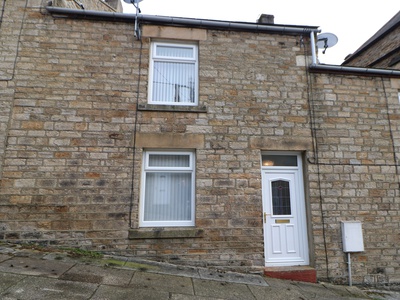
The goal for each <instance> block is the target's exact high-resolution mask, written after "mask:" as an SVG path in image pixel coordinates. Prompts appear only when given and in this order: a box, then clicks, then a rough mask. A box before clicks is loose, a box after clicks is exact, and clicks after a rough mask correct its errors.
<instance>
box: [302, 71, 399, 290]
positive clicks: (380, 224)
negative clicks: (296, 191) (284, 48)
mask: <svg viewBox="0 0 400 300" xmlns="http://www.w3.org/2000/svg"><path fill="white" fill-rule="evenodd" d="M313 77H314V78H313V82H314V83H313V87H314V89H313V94H312V98H313V101H312V102H313V104H314V105H313V106H312V107H313V111H312V114H313V119H314V122H315V124H314V125H313V127H314V128H315V130H314V135H315V136H316V140H315V151H314V153H315V154H314V156H312V159H311V160H310V165H309V169H308V173H309V174H310V175H309V180H310V196H311V198H310V201H311V203H312V204H311V207H312V209H311V210H312V215H313V222H312V223H313V228H314V231H313V233H314V243H315V253H316V258H317V265H318V266H319V267H320V269H319V271H320V274H323V269H324V268H326V263H325V261H324V260H325V259H327V261H328V269H329V272H328V274H329V277H330V278H331V279H334V280H335V281H338V282H343V283H345V282H346V280H347V279H346V276H347V265H346V261H347V258H346V257H345V255H344V253H343V252H342V244H341V239H342V236H341V230H340V222H341V221H354V220H358V221H361V222H362V226H363V233H364V245H365V252H363V253H356V254H353V255H352V263H353V280H354V282H358V283H368V284H371V283H372V284H374V283H388V282H399V280H400V278H399V276H398V274H399V272H400V269H399V264H398V255H399V246H398V245H399V242H400V236H399V234H398V231H397V230H396V228H398V226H399V220H400V213H399V208H400V199H399V173H398V172H399V169H398V168H399V167H396V164H397V163H398V160H399V150H400V149H399V146H400V143H399V129H400V127H399V126H400V123H399V112H400V111H399V106H398V99H397V97H396V96H397V91H398V88H399V84H400V81H399V79H392V80H390V79H382V78H379V77H371V78H369V77H355V76H342V75H324V74H316V75H314V76H313ZM316 158H318V163H319V164H314V162H316ZM321 206H322V207H321ZM321 208H322V211H323V218H322V217H321V213H320V212H319V211H318V210H319V209H321ZM323 227H324V229H325V232H323V231H322V230H323ZM324 243H326V248H327V250H328V251H327V253H328V254H327V257H324V254H323V253H325V249H324V248H325V245H324Z"/></svg>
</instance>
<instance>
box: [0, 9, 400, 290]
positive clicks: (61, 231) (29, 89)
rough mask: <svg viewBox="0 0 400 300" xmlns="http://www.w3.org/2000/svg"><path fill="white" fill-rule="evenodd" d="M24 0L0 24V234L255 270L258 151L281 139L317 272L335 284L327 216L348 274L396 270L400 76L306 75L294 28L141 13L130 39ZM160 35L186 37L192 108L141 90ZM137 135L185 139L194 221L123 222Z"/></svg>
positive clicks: (368, 278)
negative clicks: (352, 234)
mask: <svg viewBox="0 0 400 300" xmlns="http://www.w3.org/2000/svg"><path fill="white" fill-rule="evenodd" d="M33 2H35V1H27V2H26V3H27V4H24V3H23V1H11V2H10V1H7V2H5V3H6V7H5V15H4V19H3V20H2V24H1V30H2V33H1V36H0V42H1V48H0V52H1V55H0V57H2V58H3V60H1V61H0V76H1V78H0V80H1V81H0V87H1V90H0V95H1V107H2V109H1V115H0V118H1V119H0V126H1V127H0V128H1V129H2V130H1V133H0V143H1V144H0V159H1V164H0V171H1V173H0V180H1V189H0V199H1V201H0V238H1V240H3V241H15V242H37V243H42V244H46V245H47V244H51V245H68V246H79V247H86V248H88V249H95V250H100V251H103V250H104V251H119V252H121V253H124V254H129V255H135V256H138V257H146V258H151V259H156V260H165V261H174V262H175V263H182V264H193V265H207V266H215V267H220V268H225V269H234V270H242V271H250V270H254V269H256V270H259V269H261V268H263V267H264V265H265V259H264V230H263V208H262V197H263V191H262V182H261V179H262V178H261V154H262V153H264V152H265V151H280V152H285V153H286V152H287V151H292V152H300V153H301V154H302V157H303V162H304V166H303V169H304V175H303V177H304V182H305V183H304V191H305V202H306V211H307V212H306V213H307V232H308V238H309V249H310V253H309V256H310V266H312V267H314V268H315V269H316V270H317V275H318V277H319V278H320V279H329V280H331V281H335V282H346V280H347V264H346V256H345V254H344V253H343V251H342V244H341V243H342V242H341V232H340V222H341V221H346V220H347V221H351V220H359V221H361V222H362V224H363V230H364V231H363V233H364V243H365V252H363V253H356V254H354V255H353V268H354V269H353V282H355V283H378V282H384V283H398V282H400V277H399V276H398V274H399V272H400V265H399V254H400V253H399V252H400V249H399V247H398V245H399V244H400V236H399V233H398V230H397V229H398V227H399V224H400V213H399V212H400V207H399V206H400V198H399V167H398V160H399V157H398V153H399V146H400V144H399V132H400V117H399V102H398V92H399V90H400V79H398V78H394V77H393V78H381V77H376V76H356V75H348V74H320V73H309V71H308V68H307V65H308V64H309V62H310V58H309V54H310V45H309V34H304V35H302V34H298V35H296V34H284V33H279V34H277V33H270V32H254V31H245V30H227V29H224V30H222V29H217V28H206V27H202V28H190V27H182V26H180V27H177V26H173V25H172V24H170V25H166V24H151V23H150V22H149V23H146V24H142V29H143V36H142V39H141V40H140V41H139V40H137V39H136V38H135V37H134V36H133V24H132V23H129V22H111V21H107V20H101V19H96V20H91V19H74V18H57V16H53V15H51V14H49V13H48V12H47V11H46V10H45V8H43V7H42V8H38V7H40V3H33ZM35 4H39V5H35ZM13 20H20V21H15V22H14V21H13ZM3 30H4V34H3ZM171 38H172V39H174V40H175V41H183V40H191V41H195V42H196V43H197V44H198V46H199V106H198V107H196V108H194V109H183V108H182V109H180V110H179V109H176V108H171V107H168V106H165V107H163V108H160V107H154V106H152V105H149V104H148V102H147V94H148V80H149V64H150V43H151V41H153V40H154V39H171ZM148 149H191V150H193V151H195V156H196V174H195V175H196V191H195V201H196V213H195V214H196V221H195V224H196V226H195V227H193V228H192V227H190V228H141V227H140V226H139V203H140V193H141V190H140V189H141V175H142V168H143V166H142V161H143V157H142V156H143V153H144V151H146V150H148Z"/></svg>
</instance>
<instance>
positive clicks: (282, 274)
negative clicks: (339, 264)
mask: <svg viewBox="0 0 400 300" xmlns="http://www.w3.org/2000/svg"><path fill="white" fill-rule="evenodd" d="M264 275H265V276H267V277H272V278H277V279H287V280H295V281H303V282H312V283H316V282H317V271H316V270H315V269H314V268H312V267H309V266H293V267H265V268H264Z"/></svg>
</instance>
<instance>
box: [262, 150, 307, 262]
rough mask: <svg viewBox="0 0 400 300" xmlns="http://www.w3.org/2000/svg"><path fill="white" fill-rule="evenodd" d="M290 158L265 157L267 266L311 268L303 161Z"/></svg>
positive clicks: (265, 242) (264, 188) (264, 201)
mask: <svg viewBox="0 0 400 300" xmlns="http://www.w3.org/2000/svg"><path fill="white" fill-rule="evenodd" d="M291 156H292V157H291V158H289V159H288V160H285V157H288V155H263V167H262V188H263V210H264V211H263V218H264V248H265V249H264V250H265V265H266V266H296V265H308V264H309V257H308V240H307V226H306V213H305V202H304V189H303V178H302V171H301V157H300V155H291ZM293 156H294V157H293Z"/></svg>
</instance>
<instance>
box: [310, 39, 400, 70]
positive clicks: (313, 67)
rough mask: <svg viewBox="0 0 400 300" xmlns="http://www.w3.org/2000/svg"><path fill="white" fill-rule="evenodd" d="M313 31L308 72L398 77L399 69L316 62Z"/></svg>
mask: <svg viewBox="0 0 400 300" xmlns="http://www.w3.org/2000/svg"><path fill="white" fill-rule="evenodd" d="M314 35H315V33H314V32H311V33H310V41H311V56H312V63H311V65H310V66H309V68H310V72H322V73H341V74H343V73H346V74H355V75H364V76H368V75H370V76H382V77H400V70H393V69H376V68H362V67H349V66H340V65H321V64H319V63H318V60H317V54H316V50H315V49H316V43H315V36H314Z"/></svg>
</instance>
